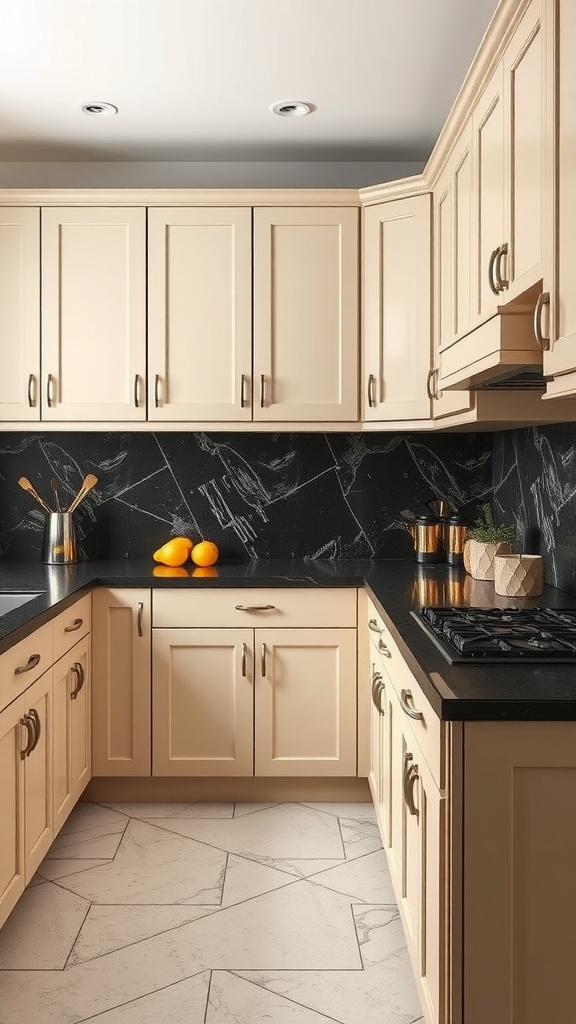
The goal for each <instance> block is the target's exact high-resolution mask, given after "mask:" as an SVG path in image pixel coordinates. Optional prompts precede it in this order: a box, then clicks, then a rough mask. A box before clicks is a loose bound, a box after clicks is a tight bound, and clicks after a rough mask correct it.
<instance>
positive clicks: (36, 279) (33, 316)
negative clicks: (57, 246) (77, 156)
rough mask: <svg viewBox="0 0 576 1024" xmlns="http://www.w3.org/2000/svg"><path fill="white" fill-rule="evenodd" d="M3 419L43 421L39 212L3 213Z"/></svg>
mask: <svg viewBox="0 0 576 1024" xmlns="http://www.w3.org/2000/svg"><path fill="white" fill-rule="evenodd" d="M0 352H1V353H2V373H1V374H0V420H38V419H40V401H39V390H38V389H39V386H40V211H39V210H37V209H24V208H19V209H14V210H12V209H8V208H6V207H2V208H0Z"/></svg>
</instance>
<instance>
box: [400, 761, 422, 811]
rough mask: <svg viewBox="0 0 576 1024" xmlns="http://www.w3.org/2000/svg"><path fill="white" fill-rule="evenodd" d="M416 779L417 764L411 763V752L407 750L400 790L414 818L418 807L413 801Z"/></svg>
mask: <svg viewBox="0 0 576 1024" xmlns="http://www.w3.org/2000/svg"><path fill="white" fill-rule="evenodd" d="M418 779H419V775H418V765H417V764H414V763H413V760H412V754H409V753H408V752H407V753H406V754H404V775H403V779H402V790H403V793H404V803H405V804H406V807H407V808H408V810H409V812H410V814H413V815H414V816H415V817H416V818H417V817H418V808H417V806H416V803H415V801H414V787H415V785H416V782H417V781H418Z"/></svg>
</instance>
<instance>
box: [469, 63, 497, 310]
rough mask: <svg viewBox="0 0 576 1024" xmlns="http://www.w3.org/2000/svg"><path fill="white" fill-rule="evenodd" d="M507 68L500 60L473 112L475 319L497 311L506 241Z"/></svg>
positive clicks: (473, 290) (473, 298) (473, 278)
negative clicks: (501, 248)
mask: <svg viewBox="0 0 576 1024" xmlns="http://www.w3.org/2000/svg"><path fill="white" fill-rule="evenodd" d="M504 125H505V113H504V68H503V66H502V63H500V64H499V65H498V67H497V69H496V71H495V72H494V74H493V75H492V77H491V79H490V80H489V82H488V84H487V85H486V87H485V89H484V92H483V93H482V96H481V97H480V100H479V101H478V103H477V105H476V108H475V110H474V113H473V115H472V153H473V160H474V165H473V192H472V223H471V232H472V234H471V241H472V303H471V324H470V326H472V325H473V324H475V323H476V322H481V321H482V320H483V319H485V318H486V317H488V316H490V315H493V314H494V313H495V312H496V296H497V295H498V293H499V291H500V290H501V286H500V284H499V282H500V280H502V278H501V276H500V277H499V276H498V275H501V270H500V263H501V251H500V246H502V245H503V244H504V233H505V227H504V189H505V183H504Z"/></svg>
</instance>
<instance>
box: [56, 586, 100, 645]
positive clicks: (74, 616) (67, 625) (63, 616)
mask: <svg viewBox="0 0 576 1024" xmlns="http://www.w3.org/2000/svg"><path fill="white" fill-rule="evenodd" d="M90 613H91V598H90V594H87V595H86V597H83V598H81V600H80V601H76V604H73V605H71V606H70V608H67V609H66V611H65V612H61V613H60V615H58V616H57V617H56V618H55V619H54V661H58V659H59V658H62V657H63V656H64V655H65V654H66V651H69V650H70V648H71V647H73V646H74V644H77V643H78V641H79V640H81V639H82V637H83V636H86V634H87V633H89V632H90Z"/></svg>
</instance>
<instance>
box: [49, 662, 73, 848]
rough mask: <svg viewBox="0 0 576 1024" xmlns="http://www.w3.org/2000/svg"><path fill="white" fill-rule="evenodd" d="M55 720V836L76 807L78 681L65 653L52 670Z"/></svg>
mask: <svg viewBox="0 0 576 1024" xmlns="http://www.w3.org/2000/svg"><path fill="white" fill-rule="evenodd" d="M52 674H53V680H54V682H53V690H52V694H53V696H52V722H53V736H54V776H53V782H52V793H53V809H54V835H57V834H58V832H59V831H60V829H61V828H62V825H63V824H64V822H65V821H66V818H67V817H68V815H69V814H70V811H71V810H72V808H73V807H74V796H73V786H72V713H71V707H70V705H71V700H70V695H71V693H72V690H73V688H74V685H75V680H74V679H73V678H72V673H71V672H70V659H69V658H68V657H67V656H65V657H63V658H60V660H59V661H57V662H56V664H55V665H54V667H53V669H52Z"/></svg>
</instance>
